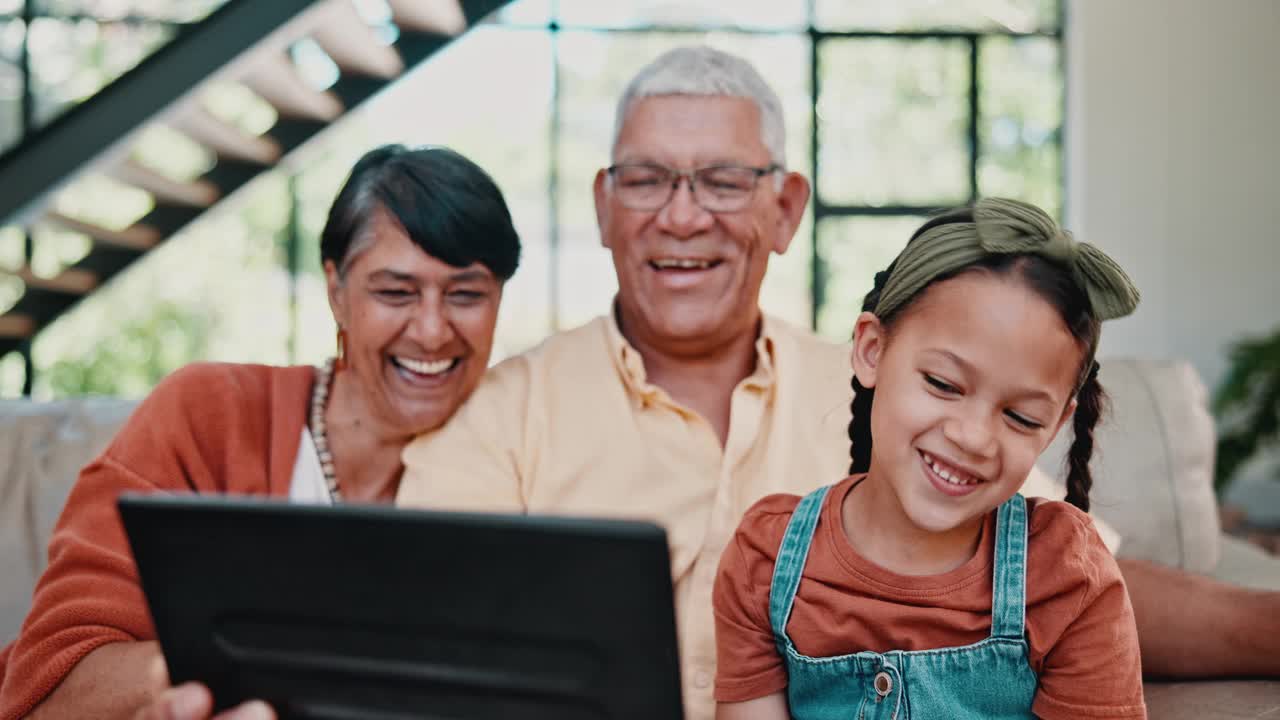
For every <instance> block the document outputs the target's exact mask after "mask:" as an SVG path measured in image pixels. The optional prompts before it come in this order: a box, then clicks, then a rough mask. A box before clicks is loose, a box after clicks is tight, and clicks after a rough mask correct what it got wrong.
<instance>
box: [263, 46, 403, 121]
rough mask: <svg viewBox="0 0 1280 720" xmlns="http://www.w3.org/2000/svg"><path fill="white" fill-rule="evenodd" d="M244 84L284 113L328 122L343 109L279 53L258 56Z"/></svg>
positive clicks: (335, 99) (340, 102)
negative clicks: (310, 83) (313, 86)
mask: <svg viewBox="0 0 1280 720" xmlns="http://www.w3.org/2000/svg"><path fill="white" fill-rule="evenodd" d="M397 57H398V56H397ZM244 84H245V85H247V86H248V87H249V89H250V90H252V91H254V92H255V93H257V94H258V95H259V96H261V97H262V99H263V100H266V101H267V102H269V103H271V105H272V107H274V108H275V109H276V112H278V113H279V114H281V115H284V116H288V117H296V118H309V119H312V120H321V121H324V122H332V121H334V120H335V119H337V117H338V116H339V115H341V114H342V112H343V110H344V109H345V108H343V106H342V101H340V100H338V98H337V96H336V95H334V94H333V93H331V92H326V91H319V90H313V89H311V88H310V87H307V83H306V81H304V80H303V79H302V75H301V74H300V73H299V72H298V68H297V66H295V65H294V64H293V61H292V60H290V59H289V57H288V56H287V55H284V54H283V53H281V54H273V55H270V56H268V57H265V58H261V59H259V60H258V62H257V63H255V65H254V68H253V71H252V72H250V73H249V74H248V75H247V76H246V77H245V79H244Z"/></svg>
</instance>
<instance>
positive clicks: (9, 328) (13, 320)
mask: <svg viewBox="0 0 1280 720" xmlns="http://www.w3.org/2000/svg"><path fill="white" fill-rule="evenodd" d="M35 332H36V321H35V320H34V319H32V317H31V316H30V315H24V314H22V313H5V314H4V315H0V338H5V339H10V340H22V339H25V338H29V337H31V336H32V335H34V334H35Z"/></svg>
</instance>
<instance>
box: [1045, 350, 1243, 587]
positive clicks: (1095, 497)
mask: <svg viewBox="0 0 1280 720" xmlns="http://www.w3.org/2000/svg"><path fill="white" fill-rule="evenodd" d="M1101 364H1102V370H1101V371H1100V373H1099V380H1101V382H1102V385H1103V387H1104V388H1105V389H1106V391H1107V393H1108V394H1109V395H1110V396H1111V407H1112V411H1111V414H1110V415H1109V416H1106V417H1104V418H1103V420H1102V422H1100V423H1099V425H1098V429H1097V431H1095V433H1094V437H1095V439H1096V444H1095V448H1094V458H1093V462H1092V464H1091V467H1092V469H1093V474H1094V488H1093V492H1092V493H1091V494H1090V498H1091V500H1092V503H1093V512H1094V513H1095V514H1096V515H1098V516H1100V517H1102V519H1104V520H1106V521H1107V522H1108V523H1110V524H1111V526H1112V527H1114V528H1115V529H1116V531H1117V532H1119V533H1120V536H1121V539H1122V542H1121V546H1120V552H1119V554H1120V555H1121V556H1125V557H1135V558H1141V559H1145V560H1151V561H1153V562H1159V563H1162V564H1165V565H1171V566H1174V567H1181V568H1184V569H1186V570H1190V571H1193V572H1208V571H1210V570H1212V569H1213V568H1214V566H1215V565H1217V563H1218V556H1219V552H1220V548H1219V535H1220V527H1219V523H1218V512H1217V502H1216V500H1215V498H1214V495H1213V479H1212V478H1213V458H1214V432H1213V418H1212V416H1210V414H1209V410H1208V406H1207V393H1206V391H1205V387H1204V384H1203V383H1201V382H1200V379H1199V377H1198V376H1197V375H1196V372H1195V370H1194V369H1193V368H1192V367H1191V366H1190V365H1188V364H1187V363H1183V362H1160V361H1153V360H1137V359H1131V358H1109V359H1104V360H1102V363H1101ZM1071 440H1072V434H1071V432H1070V430H1069V429H1068V428H1063V431H1062V432H1061V433H1060V434H1059V436H1058V438H1057V439H1056V440H1055V441H1054V443H1053V445H1051V446H1050V447H1049V450H1048V451H1046V452H1045V454H1044V456H1042V457H1041V459H1040V462H1039V463H1038V464H1039V466H1040V467H1041V468H1042V469H1043V470H1045V471H1046V472H1048V473H1049V474H1050V475H1054V476H1055V477H1058V478H1065V476H1066V472H1065V464H1064V462H1063V460H1064V458H1065V457H1066V451H1067V448H1068V446H1069V445H1070V443H1071Z"/></svg>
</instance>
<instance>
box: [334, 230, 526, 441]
mask: <svg viewBox="0 0 1280 720" xmlns="http://www.w3.org/2000/svg"><path fill="white" fill-rule="evenodd" d="M361 232H362V233H366V234H368V236H367V237H366V238H362V242H360V243H356V244H355V247H356V248H357V249H355V250H354V255H353V256H352V257H350V258H349V259H348V260H347V261H346V268H345V270H344V272H342V273H341V276H340V275H339V272H338V270H337V268H335V267H334V266H333V263H332V262H328V263H326V266H325V275H326V278H327V280H328V284H329V299H330V305H331V307H332V309H333V313H334V318H335V319H336V320H337V322H338V325H339V327H341V328H342V329H343V330H344V332H345V333H346V347H345V352H346V364H347V368H348V370H349V371H351V372H353V373H354V375H355V377H356V378H358V379H359V387H360V389H361V391H362V395H363V398H364V399H363V404H364V406H365V407H366V408H367V409H368V410H369V411H370V414H371V415H372V416H373V417H372V420H373V422H375V423H377V424H378V425H381V426H382V427H381V429H382V430H383V432H384V434H386V435H388V436H412V435H416V434H419V433H423V432H427V431H429V430H434V429H436V428H438V427H439V426H441V425H443V424H444V422H445V421H446V420H448V419H449V417H450V416H452V415H453V413H454V411H456V410H457V409H458V407H459V406H460V405H461V404H462V402H463V401H464V400H466V398H467V396H468V395H470V394H471V391H472V390H474V389H475V387H476V384H477V383H479V382H480V378H481V377H482V376H483V375H484V372H485V369H486V368H487V367H488V364H489V353H490V351H491V350H492V348H493V333H494V326H495V324H496V323H497V318H498V305H499V302H500V301H501V299H502V282H501V281H500V280H498V279H497V278H496V277H494V274H493V273H492V272H491V271H490V270H489V269H488V268H487V267H485V266H484V265H482V264H481V263H478V262H476V263H472V264H471V265H469V266H467V267H454V266H452V265H449V264H447V263H445V262H443V261H441V260H439V259H437V258H435V257H432V256H431V255H428V254H427V253H426V252H424V251H423V250H422V248H420V247H418V246H417V245H416V244H414V242H413V241H412V240H411V239H410V238H409V236H408V235H407V234H405V231H404V229H403V228H402V227H401V226H400V224H399V223H398V222H396V220H395V218H394V217H393V216H392V215H391V214H390V213H388V212H386V211H385V210H382V209H378V210H377V211H375V212H374V213H373V215H372V217H371V218H370V220H369V222H368V224H367V225H366V227H364V228H363V229H362V230H361Z"/></svg>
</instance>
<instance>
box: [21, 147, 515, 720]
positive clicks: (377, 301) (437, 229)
mask: <svg viewBox="0 0 1280 720" xmlns="http://www.w3.org/2000/svg"><path fill="white" fill-rule="evenodd" d="M519 254H520V241H519V238H518V237H517V235H516V231H515V229H514V228H513V227H512V224H511V215H510V213H509V212H508V211H507V207H506V204H505V202H504V201H503V198H502V194H501V192H500V191H499V190H498V188H497V186H496V185H495V184H494V182H493V180H492V179H491V178H489V176H488V175H486V174H485V173H484V171H483V170H481V169H480V168H479V167H477V166H476V165H475V164H473V163H472V162H470V161H469V160H467V159H466V158H464V157H462V156H461V155H458V154H457V153H454V152H452V151H449V150H445V149H439V148H430V149H417V150H410V149H406V148H404V147H401V146H388V147H382V148H378V149H376V150H373V151H371V152H369V153H368V154H366V155H365V156H364V157H363V158H361V160H360V161H359V162H358V163H357V164H356V166H355V168H354V169H353V170H352V171H351V176H350V178H348V180H347V182H346V184H345V185H344V186H343V188H342V190H341V191H340V192H339V193H338V197H337V199H336V200H335V201H334V203H333V207H332V209H331V210H330V212H329V218H328V222H327V223H326V225H325V228H324V233H323V237H322V238H321V257H322V258H323V261H324V272H325V278H326V280H327V283H328V292H329V305H330V307H331V309H332V311H333V316H334V320H335V321H336V322H337V326H338V333H337V337H338V354H337V357H336V358H335V359H334V360H331V361H330V362H329V363H327V364H326V365H325V367H323V368H320V369H316V368H312V367H309V366H302V367H267V366H261V365H235V364H215V363H199V364H195V365H191V366H188V367H185V368H183V369H181V370H179V371H177V372H175V373H173V374H172V375H170V376H169V377H168V378H166V379H165V380H164V382H162V383H161V384H160V385H159V386H158V387H157V388H156V389H155V391H154V392H152V393H151V395H150V396H149V397H148V398H147V399H146V400H145V401H144V402H143V403H142V404H141V405H140V406H139V407H138V409H137V410H136V411H135V412H134V414H133V416H132V417H131V418H130V419H129V421H128V423H127V424H126V425H125V426H124V427H123V428H122V429H121V430H120V433H119V434H118V435H117V436H116V437H115V439H114V440H113V441H112V442H111V444H110V445H109V446H108V447H107V449H106V450H105V451H104V452H103V453H102V455H101V456H100V457H98V458H97V459H96V460H94V461H93V462H92V463H90V464H89V465H88V466H87V467H85V469H84V470H83V472H81V474H80V478H79V480H78V481H77V482H76V485H75V487H74V488H73V490H72V491H71V495H70V497H69V498H68V500H67V505H66V507H65V509H64V510H63V513H62V517H61V519H60V520H59V521H58V525H57V527H56V529H55V530H54V534H53V538H52V541H51V542H50V546H49V566H48V569H47V570H46V571H45V573H44V575H43V577H41V579H40V582H39V584H38V585H37V587H36V590H35V597H34V602H33V607H32V610H31V614H30V615H29V616H28V617H27V620H26V622H25V623H24V625H23V629H22V632H21V634H20V635H19V637H18V638H17V640H16V641H15V642H14V643H13V644H12V645H10V646H9V647H8V648H6V649H5V651H4V652H3V654H0V719H3V720H10V719H11V718H18V717H24V716H27V715H28V714H30V717H33V718H42V717H59V718H61V717H95V718H107V717H130V716H133V714H134V713H135V712H137V711H138V709H139V708H140V707H143V706H144V705H147V704H148V703H149V702H151V701H152V700H153V699H154V698H155V697H156V696H157V694H158V693H160V691H161V690H163V688H165V687H166V686H167V684H168V681H167V677H166V673H165V670H164V663H163V660H162V657H161V654H160V649H159V646H158V644H157V643H156V642H155V640H154V637H155V632H154V628H153V627H152V625H151V622H150V618H149V615H148V612H147V606H146V601H145V599H144V597H143V595H142V591H141V588H140V587H139V584H138V577H137V573H136V569H135V567H134V564H133V561H132V558H131V556H130V554H129V550H128V545H127V541H126V539H125V536H124V533H123V531H122V528H121V525H120V521H119V518H118V516H117V515H116V509H115V499H116V497H117V496H118V495H119V494H120V493H121V492H124V491H135V492H151V491H157V490H158V491H184V492H198V493H237V494H252V495H271V496H278V497H287V498H290V499H293V500H296V501H302V502H324V503H330V502H344V501H356V502H390V501H391V500H392V499H393V498H394V497H395V494H396V490H397V488H398V486H399V483H400V474H401V471H402V466H401V462H400V450H401V448H403V447H404V445H405V444H406V443H407V442H408V441H409V440H410V439H411V438H413V437H414V436H415V435H417V434H420V433H423V432H426V431H429V430H433V429H435V428H437V427H439V426H440V425H441V424H443V423H444V422H445V420H447V419H448V418H449V416H450V415H452V414H453V412H454V411H455V410H456V409H457V407H458V406H459V405H460V404H461V403H462V401H463V400H464V399H465V398H466V397H467V395H468V394H470V392H471V391H472V390H473V389H474V388H475V386H476V383H477V382H478V381H479V380H480V377H481V376H482V375H483V374H484V371H485V368H486V366H487V365H488V361H489V352H490V349H491V347H492V342H493V330H494V323H495V321H496V319H497V315H498V304H499V301H500V300H501V298H502V287H503V283H504V282H505V281H506V280H507V279H508V278H510V277H511V275H512V273H514V272H515V269H516V264H517V262H518V260H519ZM197 689H198V688H197ZM198 690H199V689H198ZM162 700H163V702H162V703H161V704H165V703H168V704H171V705H175V706H176V705H181V704H183V703H184V702H186V703H187V704H195V705H198V706H201V707H203V708H204V709H203V710H197V713H196V714H203V713H207V712H208V710H207V704H208V697H207V691H202V690H201V692H197V693H195V694H194V695H192V694H187V695H183V694H182V693H181V692H178V693H174V691H170V692H169V693H168V694H167V695H165V696H162ZM154 710H155V707H154V706H153V707H152V710H151V711H148V712H149V713H150V712H152V711H154Z"/></svg>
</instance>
